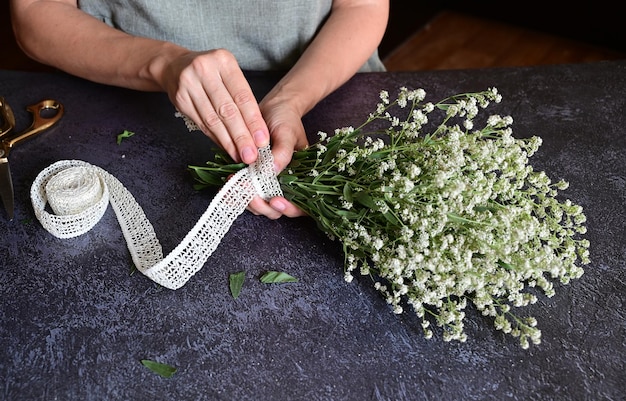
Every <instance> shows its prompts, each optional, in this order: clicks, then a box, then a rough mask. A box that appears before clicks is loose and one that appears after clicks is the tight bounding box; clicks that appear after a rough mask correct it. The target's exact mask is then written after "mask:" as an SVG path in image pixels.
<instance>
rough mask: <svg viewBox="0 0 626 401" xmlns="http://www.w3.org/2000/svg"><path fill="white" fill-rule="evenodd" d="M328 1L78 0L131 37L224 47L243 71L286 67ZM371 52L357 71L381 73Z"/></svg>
mask: <svg viewBox="0 0 626 401" xmlns="http://www.w3.org/2000/svg"><path fill="white" fill-rule="evenodd" d="M331 5H332V0H228V1H224V0H219V1H218V0H78V6H79V8H80V9H82V10H83V11H85V12H87V13H89V14H91V15H93V16H94V17H96V18H98V19H100V20H102V21H104V22H105V23H107V24H108V25H110V26H112V27H114V28H116V29H120V30H122V31H124V32H127V33H129V34H132V35H136V36H143V37H150V38H155V39H160V40H166V41H170V42H173V43H177V44H179V45H181V46H184V47H186V48H188V49H191V50H209V49H217V48H225V49H228V50H229V51H231V52H232V53H233V54H234V55H235V57H236V58H237V61H238V62H239V65H240V67H241V68H242V69H243V70H250V71H252V70H256V71H267V70H286V69H288V68H290V67H291V66H292V65H293V64H294V63H295V62H296V60H297V59H298V57H299V56H300V54H302V52H303V51H304V49H305V48H306V46H307V45H308V44H309V43H310V41H311V39H312V38H313V36H314V35H315V33H316V31H317V29H318V28H319V26H320V24H321V23H322V22H323V21H324V20H325V18H326V17H327V16H328V13H329V12H330V7H331ZM383 70H384V66H383V64H382V62H381V61H380V59H379V57H378V53H377V52H375V53H374V54H373V55H372V57H371V58H370V59H369V60H368V62H367V63H366V64H365V65H364V66H363V67H362V68H361V71H383Z"/></svg>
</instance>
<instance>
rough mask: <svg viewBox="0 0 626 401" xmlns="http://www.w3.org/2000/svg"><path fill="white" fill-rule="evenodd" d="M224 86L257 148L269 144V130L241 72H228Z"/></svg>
mask: <svg viewBox="0 0 626 401" xmlns="http://www.w3.org/2000/svg"><path fill="white" fill-rule="evenodd" d="M227 74H228V75H229V76H227V77H226V78H225V79H224V84H225V86H226V88H227V90H228V92H229V93H230V94H231V96H232V99H233V101H234V103H235V105H236V106H237V109H238V110H239V113H240V114H241V117H242V118H243V121H244V123H245V124H246V127H247V128H248V132H249V133H250V135H251V136H252V140H253V141H254V144H255V146H256V147H257V148H261V147H264V146H267V145H268V144H269V142H270V134H269V129H268V128H267V124H266V123H265V120H264V119H263V115H262V114H261V110H260V109H259V104H258V103H257V100H256V97H255V96H254V93H253V92H252V89H251V88H250V85H249V84H248V81H247V80H246V79H245V77H244V75H243V73H242V72H241V70H236V71H228V72H227Z"/></svg>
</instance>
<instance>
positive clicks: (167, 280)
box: [31, 147, 282, 290]
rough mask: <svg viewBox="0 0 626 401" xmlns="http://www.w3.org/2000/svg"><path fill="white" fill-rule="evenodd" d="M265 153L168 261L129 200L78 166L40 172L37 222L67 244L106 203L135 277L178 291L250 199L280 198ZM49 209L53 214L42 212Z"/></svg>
mask: <svg viewBox="0 0 626 401" xmlns="http://www.w3.org/2000/svg"><path fill="white" fill-rule="evenodd" d="M273 164H274V160H273V157H272V154H271V152H270V149H269V147H264V148H261V149H259V158H258V160H257V162H256V163H254V164H252V165H250V166H248V167H246V168H245V169H242V170H240V171H239V172H237V173H236V174H235V175H234V176H233V177H232V178H231V179H229V180H228V181H227V182H226V184H225V185H224V187H222V189H221V190H220V191H219V192H218V194H217V195H216V196H215V198H213V200H212V201H211V203H210V204H209V206H208V208H207V209H206V211H205V212H204V214H203V215H202V216H201V217H200V219H199V220H198V222H197V223H196V224H195V226H194V227H193V228H192V229H191V231H190V232H189V233H188V234H187V235H186V236H185V238H184V239H183V240H182V242H181V243H180V244H179V245H178V246H177V247H176V248H175V249H174V250H173V251H172V252H170V254H169V255H167V256H166V257H165V258H163V250H162V248H161V244H160V243H159V240H158V238H157V237H156V234H155V232H154V228H153V227H152V224H151V223H150V221H148V218H147V217H146V215H145V214H144V212H143V210H142V208H141V206H139V204H138V203H137V201H136V200H135V198H134V197H133V195H132V194H131V193H130V192H129V191H128V190H127V189H126V188H125V187H124V185H122V183H120V182H119V181H118V180H117V179H116V178H115V177H114V176H112V175H111V174H109V173H107V172H106V171H105V170H103V169H102V168H100V167H97V166H93V165H91V164H89V163H87V162H84V161H80V160H62V161H59V162H56V163H54V164H52V165H50V166H49V167H47V168H46V169H44V170H43V171H42V172H41V173H39V175H38V176H37V178H36V179H35V181H34V182H33V185H32V187H31V201H32V204H33V208H34V210H35V215H36V216H37V219H38V220H39V221H40V222H41V224H42V225H43V227H44V228H45V229H46V230H47V231H48V232H50V233H51V234H52V235H54V236H56V237H58V238H72V237H77V236H79V235H82V234H84V233H86V232H87V231H89V230H90V229H91V228H92V227H93V226H95V225H96V223H98V221H99V220H100V219H101V218H102V215H103V214H104V212H105V211H106V209H107V206H108V204H109V202H111V206H112V207H113V210H114V211H115V214H116V216H117V219H118V221H119V224H120V226H121V228H122V233H123V234H124V238H125V239H126V243H127V245H128V249H129V251H130V254H131V256H132V259H133V262H134V263H135V266H136V267H137V269H138V270H139V271H141V272H142V273H143V274H145V275H146V276H148V277H149V278H150V279H152V280H154V281H155V282H157V283H159V284H161V285H162V286H164V287H167V288H169V289H173V290H174V289H177V288H180V287H182V286H183V285H184V284H185V283H186V282H187V281H188V280H189V278H191V276H193V275H194V274H195V273H196V272H198V271H199V270H200V269H201V268H202V266H203V265H204V264H205V262H206V261H207V259H208V258H209V257H210V256H211V254H212V253H213V251H214V250H215V249H216V248H217V246H218V245H219V243H220V241H221V240H222V238H223V237H224V235H225V234H226V233H227V232H228V230H229V229H230V227H231V225H232V223H233V222H234V221H235V220H236V219H237V217H238V216H239V215H240V214H241V213H243V212H244V210H245V209H246V207H247V206H248V204H249V203H250V201H251V200H252V198H254V196H257V195H258V196H261V197H262V198H263V199H266V200H267V199H270V198H272V197H274V196H281V195H282V191H281V189H280V184H279V182H278V179H277V178H276V174H275V173H274V166H273ZM47 203H48V204H50V209H52V212H53V213H50V212H48V211H46V204H47Z"/></svg>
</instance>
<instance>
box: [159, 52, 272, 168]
mask: <svg viewBox="0 0 626 401" xmlns="http://www.w3.org/2000/svg"><path fill="white" fill-rule="evenodd" d="M162 82H163V83H162V85H163V87H164V89H165V90H166V91H167V94H168V96H169V98H170V100H171V101H172V103H173V104H174V106H175V107H176V108H177V109H178V111H180V112H181V113H183V114H185V115H186V116H188V117H189V118H191V119H192V120H193V121H194V122H195V123H196V125H198V127H199V128H200V129H201V130H202V132H204V134H205V135H207V136H208V137H209V138H210V139H211V140H213V142H215V143H216V144H218V145H219V146H220V147H221V148H223V149H224V150H225V151H226V152H227V153H228V154H229V155H230V156H231V157H232V158H233V160H235V161H236V162H243V163H246V164H251V163H253V162H254V161H256V159H257V156H258V151H257V148H260V147H263V146H266V145H267V144H269V140H270V135H269V130H268V128H267V125H266V123H265V121H264V119H263V116H262V115H261V111H260V109H259V105H258V103H257V101H256V98H255V96H254V93H253V92H252V89H251V88H250V85H249V84H248V81H247V80H246V78H245V77H244V74H243V72H242V71H241V69H240V68H239V65H238V63H237V60H236V59H235V57H234V56H233V55H232V53H230V52H229V51H227V50H224V49H216V50H210V51H206V52H187V53H184V54H182V55H180V56H179V57H177V58H175V59H174V60H172V61H171V62H170V63H169V64H168V65H167V66H166V67H165V69H164V71H163V77H162Z"/></svg>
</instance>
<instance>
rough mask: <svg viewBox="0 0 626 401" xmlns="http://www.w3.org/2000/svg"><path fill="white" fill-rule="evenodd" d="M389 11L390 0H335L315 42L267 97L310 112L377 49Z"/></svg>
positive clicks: (304, 111) (302, 113) (300, 110)
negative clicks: (291, 103) (289, 103)
mask: <svg viewBox="0 0 626 401" xmlns="http://www.w3.org/2000/svg"><path fill="white" fill-rule="evenodd" d="M388 15H389V2H388V0H369V1H350V0H344V1H335V4H334V6H333V10H332V12H331V15H330V17H329V18H328V20H327V22H326V23H325V24H324V26H323V27H322V29H321V30H320V32H319V33H318V35H317V36H316V37H315V39H314V40H313V42H312V43H311V45H310V46H309V47H308V48H307V50H306V51H305V52H304V54H303V55H302V56H301V58H300V59H299V60H298V62H297V63H296V65H295V66H294V67H293V68H292V69H291V70H290V71H289V72H288V73H287V74H286V75H285V77H284V78H283V79H282V80H281V81H280V82H279V84H278V85H277V86H276V87H275V88H274V89H273V90H272V91H271V92H270V94H269V95H268V97H267V98H266V99H267V100H270V101H280V100H278V99H282V100H285V99H290V100H289V101H290V102H295V103H296V104H297V106H296V107H297V108H298V110H299V112H300V114H301V115H304V114H306V113H307V112H308V111H309V110H310V109H311V108H313V107H314V106H315V105H316V104H317V103H318V102H319V101H321V100H322V99H323V98H325V97H326V96H328V95H329V94H330V93H332V92H333V91H334V90H335V89H337V88H338V87H339V86H341V85H343V84H344V83H345V82H346V81H347V80H348V79H350V78H351V77H352V76H353V75H354V74H355V73H356V72H357V71H358V70H359V68H360V67H361V66H362V65H363V64H364V63H365V62H366V61H367V60H368V59H369V57H370V56H371V55H372V54H373V53H374V51H375V50H376V49H377V47H378V45H379V44H380V41H381V39H382V37H383V35H384V33H385V28H386V26H387V19H388Z"/></svg>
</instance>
